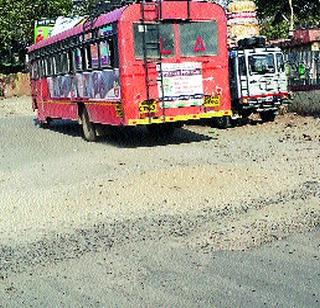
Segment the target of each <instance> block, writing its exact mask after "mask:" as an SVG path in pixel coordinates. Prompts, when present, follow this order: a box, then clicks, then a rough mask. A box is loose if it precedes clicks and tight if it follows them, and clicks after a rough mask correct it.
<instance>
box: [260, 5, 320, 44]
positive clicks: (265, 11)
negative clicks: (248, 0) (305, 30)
mask: <svg viewBox="0 0 320 308" xmlns="http://www.w3.org/2000/svg"><path fill="white" fill-rule="evenodd" d="M255 2H256V4H257V7H258V16H259V19H260V22H261V24H262V33H263V34H264V35H266V36H267V37H268V38H285V37H287V36H288V31H289V24H290V22H289V20H290V5H289V0H255ZM292 4H293V12H294V22H295V27H299V26H300V25H304V26H309V27H312V26H314V27H315V26H320V25H319V23H320V0H292Z"/></svg>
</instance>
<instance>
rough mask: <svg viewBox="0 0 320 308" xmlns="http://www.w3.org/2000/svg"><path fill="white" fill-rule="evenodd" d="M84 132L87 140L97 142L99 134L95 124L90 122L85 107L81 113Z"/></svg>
mask: <svg viewBox="0 0 320 308" xmlns="http://www.w3.org/2000/svg"><path fill="white" fill-rule="evenodd" d="M81 122H82V132H83V137H84V139H85V140H87V141H89V142H94V141H96V140H97V134H96V130H95V127H94V124H93V123H91V122H90V119H89V115H88V111H87V109H86V108H85V107H83V108H82V111H81Z"/></svg>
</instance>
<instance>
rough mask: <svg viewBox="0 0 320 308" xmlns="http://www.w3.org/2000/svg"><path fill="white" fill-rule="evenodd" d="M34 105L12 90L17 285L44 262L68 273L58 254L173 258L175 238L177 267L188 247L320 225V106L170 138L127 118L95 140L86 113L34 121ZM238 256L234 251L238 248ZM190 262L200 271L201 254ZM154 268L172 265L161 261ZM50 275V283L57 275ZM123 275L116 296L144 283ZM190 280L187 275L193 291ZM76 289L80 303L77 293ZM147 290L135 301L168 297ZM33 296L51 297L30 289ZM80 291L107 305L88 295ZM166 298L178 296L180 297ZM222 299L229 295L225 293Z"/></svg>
mask: <svg viewBox="0 0 320 308" xmlns="http://www.w3.org/2000/svg"><path fill="white" fill-rule="evenodd" d="M30 105H31V103H30V101H29V99H26V98H24V99H16V100H6V101H0V149H1V151H0V206H1V216H0V234H1V235H0V237H1V242H0V269H1V271H0V272H1V275H2V277H3V281H4V284H5V285H6V286H7V288H8V283H9V281H10V279H14V275H18V276H17V277H18V278H16V280H15V282H18V281H20V279H21V284H22V283H23V281H25V283H26V284H28V281H29V280H28V279H27V278H23V277H26V276H23V275H27V274H26V273H28V272H29V271H30V270H31V271H32V269H39V267H40V269H41V268H42V267H44V268H46V269H48V273H51V274H52V275H56V271H58V269H55V268H54V264H57V266H58V268H59V266H60V270H62V271H64V270H63V268H64V266H67V264H68V262H70V263H71V264H73V265H72V268H76V267H77V266H80V265H79V264H82V263H81V262H83V260H86V258H88V260H93V259H92V258H93V257H92V256H91V259H90V254H93V256H94V258H100V257H101V258H102V259H101V260H103V258H109V253H110V258H111V259H112V258H114V260H116V259H117V256H119V255H120V257H119V258H120V259H121V258H122V257H123V255H125V256H130V255H131V253H133V252H134V248H135V247H136V248H137V250H138V251H139V254H138V257H137V258H136V259H134V257H132V258H133V259H132V260H133V261H132V262H138V263H139V260H140V261H141V258H142V259H143V256H144V255H150V254H152V255H153V251H157V250H160V251H164V252H163V254H164V255H163V256H162V255H161V254H160V255H159V258H161V257H160V256H162V259H164V258H168V255H166V254H167V252H168V251H171V250H170V249H171V248H170V247H172V245H173V247H174V249H173V251H174V252H175V253H176V254H175V253H172V252H170V253H171V254H172V255H170V256H169V257H170V258H175V256H176V257H177V259H176V261H175V263H173V264H175V266H174V267H179V268H183V264H186V263H185V262H186V259H185V258H180V257H179V255H181V254H184V253H185V252H186V253H189V254H191V255H192V256H194V255H193V254H195V255H196V256H197V257H194V258H198V257H199V258H205V259H206V258H207V257H203V256H208V255H209V256H210V258H212V257H213V256H216V255H217V256H221V253H219V254H217V252H216V251H220V250H239V253H241V251H245V250H248V249H250V248H253V247H256V246H260V245H262V244H265V243H267V242H271V241H273V240H275V239H281V238H284V237H286V236H287V235H289V234H291V233H293V232H304V231H308V230H311V229H314V227H316V226H318V225H319V222H320V164H319V158H320V120H319V119H317V118H312V117H298V116H295V115H293V114H288V115H285V116H281V117H278V119H277V120H276V122H275V123H267V124H261V123H259V121H254V122H253V123H252V124H251V125H245V126H241V127H235V128H232V129H228V130H224V131H222V130H216V129H214V128H210V127H204V126H185V127H184V128H183V129H181V130H178V131H177V132H176V133H175V135H174V136H173V138H171V139H170V140H168V141H166V142H164V141H154V140H152V139H150V137H148V136H147V134H146V132H145V130H144V129H134V130H124V131H121V132H119V134H117V135H113V136H110V137H106V138H104V139H103V140H102V141H101V142H100V143H95V144H92V143H87V142H85V141H83V140H82V138H81V136H80V134H79V130H78V127H77V125H72V124H71V125H70V124H69V125H62V124H61V123H59V122H54V123H53V124H52V126H51V128H50V129H48V130H45V129H40V128H38V127H36V126H34V125H33V121H32V112H31V111H30V107H29V106H30ZM315 238H317V237H316V235H315V237H313V241H311V242H312V245H317V243H318V242H317V240H315ZM144 243H146V244H144ZM164 243H168V244H167V245H165V244H164ZM310 245H311V244H310ZM177 246H178V248H177ZM149 247H150V248H149ZM313 247H314V246H313ZM270 249H272V248H270ZM316 249H317V250H319V248H318V247H317V248H316ZM148 250H150V251H151V252H152V253H151V252H150V253H149V254H148V253H146V251H148ZM273 250H274V249H273ZM101 251H103V252H101ZM181 251H182V252H181ZM168 253H169V252H168ZM266 253H267V252H266ZM106 254H107V255H106ZM155 254H156V253H155ZM307 254H308V253H307V252H306V255H307ZM133 255H134V253H133ZM103 256H104V257H103ZM235 256H237V255H235ZM279 257H280V256H279ZM144 258H146V257H144ZM230 258H231V259H230V262H231V263H232V262H233V261H232V260H233V259H232V258H236V257H230ZM276 258H278V257H276ZM180 259H181V260H180ZM222 259H223V258H221V260H222ZM179 260H180V261H179ZM221 262H222V261H221ZM226 262H227V261H226ZM88 263H90V262H88ZM231 263H230V264H231ZM77 264H78V265H77ZM101 264H102V265H101V266H102V268H103V270H105V271H107V269H106V268H105V267H104V265H103V264H104V262H103V261H101ZM120 264H121V262H120V261H119V264H118V266H120ZM133 264H134V263H133ZM143 264H144V265H145V266H146V267H148V266H151V265H148V263H147V262H143V260H142V261H141V264H140V267H141V270H143V269H145V267H144V266H143ZM224 264H225V265H226V263H224ZM121 266H123V263H122V265H121ZM121 266H120V267H121ZM128 266H129V268H131V267H132V266H133V265H132V264H130V265H128ZM152 266H153V267H155V268H156V266H155V265H154V264H153V265H152ZM185 266H186V271H188V266H190V265H188V266H187V265H185ZM209 267H210V268H212V267H213V265H210V266H209ZM226 267H228V266H226ZM118 269H119V268H118ZM189 269H190V268H189ZM97 270H98V269H97V267H95V269H92V273H94V272H95V271H97ZM167 270H168V271H170V267H169V269H167ZM40 271H41V270H40ZM181 271H183V270H181ZM125 272H126V270H124V272H123V273H122V272H121V270H120V272H119V273H118V275H117V277H113V276H112V277H110V279H112V281H113V280H114V279H115V281H116V282H117V283H119V284H120V285H121V281H122V280H125V281H127V280H128V278H127V276H128V274H125ZM149 272H152V273H154V275H155V277H157V275H160V276H161V274H160V272H157V271H156V270H155V269H154V268H153V269H152V270H150V271H149ZM60 273H61V272H60ZM86 273H88V272H87V271H86ZM195 273H196V272H194V274H191V277H193V278H192V280H193V279H196V275H195ZM51 274H48V275H51ZM149 274H150V273H149ZM21 275H22V276H21ZM150 275H151V274H150ZM168 275H169V274H168ZM170 275H173V276H174V274H172V273H171V274H170ZM212 275H214V272H212ZM45 276H46V274H44V277H43V279H44V281H45V282H44V288H46V284H47V283H50V279H49V280H48V279H46V278H45ZM89 276H90V274H88V279H89V280H88V281H92V280H94V278H92V277H89ZM86 277H87V276H86ZM93 277H95V276H93ZM105 277H107V276H105ZM177 277H178V276H177ZM177 277H175V278H177ZM199 277H202V276H201V275H200V276H199ZM199 277H198V279H199ZM78 278H79V279H80V280H79V281H81V278H80V277H78ZM131 278H132V277H131ZM180 278H181V277H180ZM317 278H319V277H317ZM55 279H56V278H54V279H53V281H52V282H51V283H52V284H55V283H56V280H55ZM82 279H84V278H83V277H82ZM90 279H91V280H90ZM105 279H106V278H105ZM132 279H133V278H132ZM150 279H151V278H150ZM154 279H156V278H154ZM170 279H174V277H171V278H170ZM184 279H187V278H186V277H184ZM204 279H205V278H204ZM71 280H72V279H71ZM129 280H130V279H129ZM318 280H319V279H318ZM34 281H38V280H34ZM41 281H42V280H41ZM48 281H49V282H48ZM59 281H60V280H59ZM134 281H135V283H137V281H138V280H134ZM29 282H30V281H29ZM60 282H61V281H60ZM60 282H59V283H60ZM19 283H20V282H19ZM30 283H31V282H30ZM69 283H70V281H69V282H65V284H69ZM104 283H106V281H105V282H104ZM21 284H20V286H19V287H20V288H22V285H21ZM107 285H108V283H107ZM123 285H124V287H123V288H121V289H120V290H121V291H119V292H122V293H121V296H119V301H118V302H117V300H116V298H117V296H115V297H112V298H113V299H114V302H112V300H110V302H109V303H114V304H116V303H119V304H120V305H121V304H123V305H127V304H128V303H129V304H130V301H129V302H128V298H130V296H132V292H131V291H130V292H129V291H128V293H127V294H126V292H127V291H126V288H125V286H126V283H124V284H123ZM177 286H178V284H177ZM114 287H115V285H113V288H114ZM190 287H192V283H189V284H187V285H184V286H180V288H183V290H184V292H187V291H186V290H187V289H188V288H190ZM110 288H111V287H110ZM149 288H150V289H149V291H150V292H158V291H157V289H156V288H154V289H152V288H153V287H152V285H150V284H149ZM215 288H218V285H216V286H215ZM62 289H63V286H62ZM173 289H174V288H173ZM173 289H169V291H170V292H171V293H170V294H171V295H172V301H171V302H172V303H176V304H179V300H178V299H179V298H180V297H179V296H178V294H184V293H183V292H182V293H174V292H177V290H175V291H174V290H173ZM134 290H136V289H134ZM166 290H167V289H166ZM97 292H98V291H97ZM9 293H10V292H9ZM13 293H14V292H13ZM40 293H41V292H40ZM111 293H112V292H111ZM3 294H8V293H3ZM14 294H16V295H15V297H13V302H10V303H13V304H12V305H14V303H21V302H22V299H23V296H22V297H21V296H20V295H19V296H20V297H19V296H18V295H17V294H18V293H14ZM19 294H20V293H19ZM72 294H73V296H71V298H70V301H71V302H70V303H72V302H74V301H75V299H76V296H75V295H74V293H72ZM115 294H116V293H113V295H115ZM130 294H131V295H130ZM146 294H147V293H146V292H145V291H144V292H142V295H141V296H140V297H139V298H140V299H141V300H138V299H137V301H136V302H132V303H131V304H134V303H140V304H143V303H145V304H146V303H148V299H150V301H151V302H152V301H153V300H154V303H156V304H161V297H160V299H159V298H158V297H157V298H156V297H152V296H151V295H150V297H146ZM204 294H207V293H206V292H204ZM216 294H220V293H219V292H218V293H216ZM167 295H168V294H167ZM3 296H5V295H3ZM10 296H12V292H11V293H10ZM79 296H80V295H79ZM174 296H175V297H174ZM221 296H222V295H221ZM165 297H166V296H165ZM0 298H1V297H0ZM2 298H3V297H2ZM96 298H99V295H96V296H95V299H96ZM104 298H105V297H104ZM174 298H176V300H174ZM223 298H228V296H226V294H224V297H223V296H222V297H221V302H220V303H225V304H227V305H228V302H227V301H224V300H223ZM318 298H319V297H318ZM208 300H209V299H208V297H206V298H205V299H204V301H203V302H200V303H203V304H209V302H208ZM233 300H235V301H236V302H237V299H236V298H234V299H233ZM284 302H285V299H284ZM26 303H29V304H30V305H37V304H38V305H41V301H40V300H39V301H30V298H29V301H28V300H27V301H26ZM63 303H68V301H65V302H63ZM79 303H82V304H84V305H86V303H90V304H92V305H95V303H94V302H92V301H87V302H86V301H82V299H81V298H80V297H79ZM163 303H167V304H170V297H169V298H168V302H163ZM184 303H185V304H190V305H193V304H197V302H192V301H185V302H183V301H182V302H181V303H180V304H184ZM212 303H215V304H217V305H219V301H217V299H216V301H213V302H212ZM229 303H230V304H231V303H232V302H231V301H230V302H229ZM233 303H234V302H233ZM275 303H276V302H274V304H275ZM310 303H311V302H310ZM312 303H315V302H312ZM0 304H1V303H0ZM96 304H97V303H96ZM260 304H262V302H261V303H260ZM97 305H98V304H97Z"/></svg>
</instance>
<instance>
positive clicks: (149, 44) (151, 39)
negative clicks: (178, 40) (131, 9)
mask: <svg viewBox="0 0 320 308" xmlns="http://www.w3.org/2000/svg"><path fill="white" fill-rule="evenodd" d="M157 27H158V25H155V24H149V25H145V26H143V25H140V24H135V25H134V26H133V28H134V51H135V57H136V58H143V56H144V50H143V48H144V46H143V40H144V39H143V36H144V35H145V48H146V51H145V52H146V55H147V57H148V58H158V57H159V50H160V52H161V56H162V57H165V58H166V57H172V56H174V33H173V25H172V24H161V25H159V32H160V33H159V34H160V42H159V44H158V29H157ZM159 47H160V48H159Z"/></svg>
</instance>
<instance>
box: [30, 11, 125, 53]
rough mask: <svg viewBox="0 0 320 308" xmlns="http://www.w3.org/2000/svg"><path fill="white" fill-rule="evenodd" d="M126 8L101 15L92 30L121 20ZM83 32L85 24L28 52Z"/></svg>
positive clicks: (33, 46)
mask: <svg viewBox="0 0 320 308" xmlns="http://www.w3.org/2000/svg"><path fill="white" fill-rule="evenodd" d="M125 8H126V6H124V7H122V8H119V9H116V10H114V11H112V12H109V13H107V14H102V15H100V16H99V17H98V19H97V20H96V21H95V22H94V25H93V27H92V28H90V29H96V28H99V27H101V26H103V25H105V24H110V23H113V22H115V21H117V20H119V19H120V17H121V15H122V13H123V11H124V10H125ZM82 32H84V24H83V23H81V24H79V25H77V26H75V27H74V28H71V29H69V30H66V31H64V32H62V33H59V34H57V35H54V36H51V37H49V38H48V39H46V40H44V41H41V42H39V43H38V44H34V45H32V46H30V47H29V48H28V52H33V51H35V50H38V49H40V48H43V47H46V46H49V45H51V44H54V43H57V42H60V41H63V40H64V39H66V38H68V37H72V36H75V35H78V34H80V33H82Z"/></svg>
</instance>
